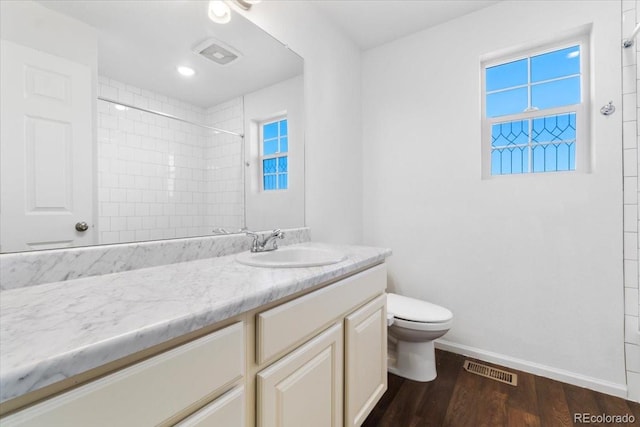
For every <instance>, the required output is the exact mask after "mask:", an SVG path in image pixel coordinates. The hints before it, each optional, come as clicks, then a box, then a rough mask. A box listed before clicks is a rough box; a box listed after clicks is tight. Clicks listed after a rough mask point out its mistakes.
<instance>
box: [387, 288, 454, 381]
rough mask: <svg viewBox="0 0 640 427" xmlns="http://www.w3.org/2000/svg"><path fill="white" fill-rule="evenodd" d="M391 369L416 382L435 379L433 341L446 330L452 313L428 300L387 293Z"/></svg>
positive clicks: (451, 319)
mask: <svg viewBox="0 0 640 427" xmlns="http://www.w3.org/2000/svg"><path fill="white" fill-rule="evenodd" d="M387 320H388V323H389V325H390V326H389V363H388V370H389V372H391V373H392V374H396V375H399V376H401V377H404V378H408V379H410V380H414V381H431V380H434V379H435V378H436V375H437V374H436V358H435V348H434V346H433V340H435V339H436V338H440V337H441V336H443V335H444V334H446V333H447V331H448V330H449V328H450V327H451V324H452V323H453V313H451V311H449V310H447V309H446V308H443V307H440V306H438V305H435V304H431V303H428V302H426V301H422V300H418V299H415V298H409V297H405V296H402V295H397V294H392V293H390V294H387Z"/></svg>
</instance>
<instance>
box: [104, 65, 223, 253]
mask: <svg viewBox="0 0 640 427" xmlns="http://www.w3.org/2000/svg"><path fill="white" fill-rule="evenodd" d="M98 95H99V96H102V97H105V98H109V99H113V100H116V101H121V102H123V103H126V104H131V105H135V106H138V107H142V108H149V109H153V110H159V111H162V112H165V113H168V114H173V115H176V116H178V117H181V118H185V119H187V120H190V121H193V122H198V123H203V122H204V121H205V111H204V109H202V108H199V107H196V106H193V105H189V104H186V103H184V102H181V101H178V100H175V99H170V98H167V97H166V96H164V95H161V94H158V93H154V92H150V91H147V90H144V89H140V88H137V87H133V86H130V85H125V84H123V83H121V82H118V81H115V80H113V79H109V78H107V77H102V76H101V77H100V78H99V86H98ZM211 138H212V132H211V131H209V130H207V129H204V128H201V127H198V126H194V125H190V124H187V123H183V122H179V121H176V120H171V119H168V118H164V117H160V116H157V115H153V114H149V113H145V112H141V111H138V110H134V109H123V108H122V107H120V106H116V105H114V104H112V103H108V102H104V101H98V209H99V214H98V215H99V220H98V227H99V230H100V232H99V236H100V237H99V238H100V243H123V242H130V241H134V240H135V241H140V240H150V239H166V238H176V237H189V236H200V235H204V234H210V231H211V230H209V228H210V227H208V226H205V223H204V217H205V200H206V199H207V197H206V192H207V190H208V189H207V185H206V179H207V177H206V176H205V172H204V171H205V169H204V168H205V161H204V156H203V151H204V149H205V146H208V145H210V140H211Z"/></svg>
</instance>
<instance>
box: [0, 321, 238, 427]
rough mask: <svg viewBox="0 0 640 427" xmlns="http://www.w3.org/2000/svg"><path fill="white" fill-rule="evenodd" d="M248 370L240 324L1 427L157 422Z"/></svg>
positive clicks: (41, 406)
mask: <svg viewBox="0 0 640 427" xmlns="http://www.w3.org/2000/svg"><path fill="white" fill-rule="evenodd" d="M243 374H244V327H243V324H242V323H241V322H240V323H236V324H234V325H231V326H229V327H226V328H224V329H221V330H219V331H217V332H214V333H212V334H209V335H207V336H206V337H203V338H200V339H198V340H195V341H192V342H190V343H187V344H184V345H182V346H180V347H177V348H174V349H173V350H169V351H167V352H165V353H162V354H160V355H158V356H155V357H153V358H151V359H148V360H145V361H143V362H140V363H137V364H135V365H133V366H130V367H128V368H125V369H123V370H121V371H118V372H116V373H114V374H111V375H108V376H106V377H104V378H101V379H98V380H96V381H93V382H91V383H89V384H86V385H84V386H81V387H78V388H76V389H74V390H71V391H69V392H67V393H64V394H62V395H60V396H57V397H53V398H51V399H49V400H47V401H45V402H42V403H40V404H37V405H35V406H33V407H31V408H28V409H25V410H23V411H21V412H18V413H16V414H15V415H12V416H9V417H7V418H5V419H3V420H2V423H1V424H2V426H3V427H8V426H47V427H55V426H65V427H72V426H82V427H85V426H116V425H132V426H133V425H136V426H150V425H157V424H159V423H161V422H163V421H164V420H166V419H168V418H170V417H171V416H172V415H174V414H176V413H178V412H180V411H181V410H183V409H185V408H187V407H188V406H190V405H192V404H194V403H196V402H198V401H199V400H201V399H204V398H206V397H207V396H209V395H211V394H212V393H215V392H221V391H223V389H224V388H225V387H229V386H230V384H231V383H233V382H235V381H237V380H239V379H240V378H242V376H243Z"/></svg>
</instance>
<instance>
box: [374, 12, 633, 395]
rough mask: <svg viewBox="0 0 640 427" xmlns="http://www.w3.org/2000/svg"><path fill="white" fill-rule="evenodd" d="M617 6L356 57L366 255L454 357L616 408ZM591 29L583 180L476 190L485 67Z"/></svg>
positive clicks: (436, 37) (560, 178)
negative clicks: (581, 391)
mask: <svg viewBox="0 0 640 427" xmlns="http://www.w3.org/2000/svg"><path fill="white" fill-rule="evenodd" d="M620 12H621V10H620V2H615V1H589V2H580V3H579V7H578V3H576V2H572V1H554V2H547V1H504V2H501V3H499V4H497V5H495V6H492V7H489V8H487V9H483V10H481V11H479V12H476V13H473V14H469V15H466V16H463V17H461V18H458V19H456V20H453V21H450V22H448V23H445V24H442V25H440V26H437V27H435V28H432V29H430V30H427V31H424V32H420V33H416V34H414V35H412V36H409V37H406V38H404V39H401V40H398V41H396V42H392V43H389V44H386V45H383V46H380V47H377V48H374V49H372V50H369V51H367V52H365V53H364V55H363V63H362V69H363V89H362V90H363V95H362V105H363V107H362V108H363V113H362V114H363V126H362V129H363V146H362V150H363V157H364V205H363V209H364V241H365V243H366V244H371V245H380V246H388V247H391V248H392V249H393V256H392V257H391V258H390V260H389V278H390V288H391V289H392V290H394V291H396V292H399V293H402V294H405V295H409V296H413V297H419V298H423V299H426V300H428V301H431V302H434V303H437V304H440V305H443V306H445V307H448V308H450V309H451V310H452V311H453V313H454V316H455V319H454V322H455V323H454V326H453V328H452V329H451V331H450V332H449V333H448V334H447V335H446V336H445V337H444V339H445V340H446V341H447V342H448V343H449V346H448V347H447V348H449V349H453V350H457V351H463V352H466V353H475V354H476V355H479V356H482V357H483V358H485V359H493V360H495V361H498V362H500V363H503V364H505V365H507V366H515V367H520V368H521V369H526V370H529V371H533V372H537V373H542V374H544V375H548V376H552V377H555V378H559V379H563V380H565V381H569V382H573V383H576V384H583V385H588V386H589V387H594V388H598V389H600V390H603V391H607V392H610V393H615V394H619V395H623V394H624V393H625V362H624V346H623V342H624V337H623V315H622V313H623V312H624V308H623V292H622V289H623V286H622V280H623V278H622V163H621V157H622V150H621V128H622V126H621V125H622V123H621V121H622V115H621V113H620V111H619V112H618V114H615V115H613V116H610V117H604V116H602V115H600V114H598V113H597V112H598V110H599V108H600V106H602V105H604V104H605V103H607V102H608V101H609V100H613V102H614V104H616V105H618V106H619V105H620V104H621V96H620V95H621V83H620V74H621V67H620V63H621V56H620V55H621V53H620ZM589 23H593V28H592V53H593V54H592V73H593V91H592V97H591V102H592V106H593V108H592V110H593V114H592V121H593V126H592V127H593V129H592V144H593V147H592V148H593V155H594V167H593V170H592V173H589V174H585V173H558V174H554V173H550V174H543V175H540V174H537V175H527V176H506V177H494V178H490V179H482V178H481V170H480V163H481V144H480V128H481V125H480V117H481V112H480V105H481V103H480V101H481V100H480V96H481V95H480V90H481V88H480V60H481V57H482V56H483V55H487V54H490V53H492V52H496V51H500V50H503V49H508V48H512V47H517V46H526V45H528V44H530V43H536V42H539V41H544V40H546V39H547V38H548V37H551V36H552V35H553V34H554V33H556V32H563V31H568V30H572V29H575V28H577V27H579V26H582V25H585V24H589Z"/></svg>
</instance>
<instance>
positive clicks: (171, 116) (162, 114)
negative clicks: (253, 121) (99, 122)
mask: <svg viewBox="0 0 640 427" xmlns="http://www.w3.org/2000/svg"><path fill="white" fill-rule="evenodd" d="M98 99H99V100H100V101H105V102H110V103H111V104H116V105H122V106H123V107H127V108H132V109H134V110H138V111H144V112H145V113H150V114H155V115H156V116H161V117H166V118H167V119H173V120H177V121H179V122H182V123H188V124H190V125H194V126H199V127H201V128H205V129H210V130H212V131H215V132H221V133H226V134H229V135H234V136H239V137H240V138H243V137H244V135H243V134H241V133H237V132H232V131H230V130H224V129H220V128H217V127H214V126H207V125H203V124H202V123H196V122H192V121H189V120H185V119H181V118H180V117H176V116H174V115H172V114H167V113H163V112H162V111H156V110H149V109H147V108H141V107H136V106H135V105H131V104H127V103H124V102H120V101H114V100H113V99H109V98H104V97H102V96H99V97H98Z"/></svg>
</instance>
